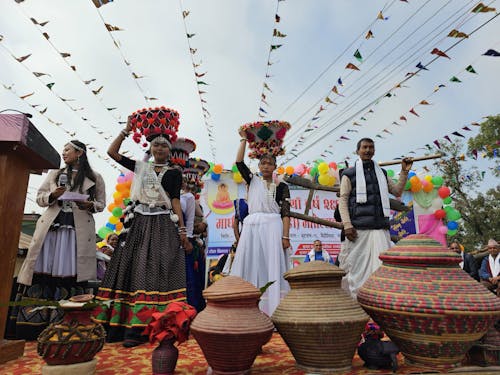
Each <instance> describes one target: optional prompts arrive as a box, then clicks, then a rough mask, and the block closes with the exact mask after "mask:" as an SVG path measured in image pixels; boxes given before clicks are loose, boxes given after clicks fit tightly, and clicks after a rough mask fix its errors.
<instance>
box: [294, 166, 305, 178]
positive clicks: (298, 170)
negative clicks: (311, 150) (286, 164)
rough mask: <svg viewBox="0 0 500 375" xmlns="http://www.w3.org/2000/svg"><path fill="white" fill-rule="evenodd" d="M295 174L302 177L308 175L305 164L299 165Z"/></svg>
mask: <svg viewBox="0 0 500 375" xmlns="http://www.w3.org/2000/svg"><path fill="white" fill-rule="evenodd" d="M293 172H294V173H296V174H298V175H299V176H302V175H303V174H304V173H306V170H305V167H304V164H299V165H297V166H296V167H295V169H294V170H293Z"/></svg>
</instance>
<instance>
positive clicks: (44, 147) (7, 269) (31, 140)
mask: <svg viewBox="0 0 500 375" xmlns="http://www.w3.org/2000/svg"><path fill="white" fill-rule="evenodd" d="M60 162H61V159H60V156H59V154H58V152H57V151H56V150H55V149H54V148H53V147H52V146H51V145H50V143H49V142H48V141H47V140H46V139H45V138H44V136H43V135H42V134H41V133H40V132H39V131H38V130H37V129H36V128H35V127H34V126H33V124H32V123H31V122H30V121H29V120H28V118H27V117H26V116H25V115H24V114H0V181H1V182H2V189H0V238H1V241H2V244H1V245H0V259H2V261H1V262H0V363H4V362H7V361H10V360H12V359H15V358H17V357H19V356H22V355H23V351H24V341H22V340H4V332H5V325H6V320H7V312H8V302H9V298H10V293H11V288H12V280H13V274H14V267H15V263H16V255H17V249H18V243H19V234H20V228H21V221H22V219H23V210H24V203H25V200H26V191H27V189H28V179H29V175H30V173H31V172H33V173H39V174H40V173H41V172H42V170H44V169H53V168H59V165H60Z"/></svg>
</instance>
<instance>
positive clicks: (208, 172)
mask: <svg viewBox="0 0 500 375" xmlns="http://www.w3.org/2000/svg"><path fill="white" fill-rule="evenodd" d="M208 165H209V167H210V168H208V171H207V173H205V174H207V175H210V174H212V171H213V170H214V166H215V164H214V163H212V162H211V161H209V162H208Z"/></svg>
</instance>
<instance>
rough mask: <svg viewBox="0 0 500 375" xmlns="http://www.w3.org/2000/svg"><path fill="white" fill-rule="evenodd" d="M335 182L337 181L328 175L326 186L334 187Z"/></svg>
mask: <svg viewBox="0 0 500 375" xmlns="http://www.w3.org/2000/svg"><path fill="white" fill-rule="evenodd" d="M335 181H337V179H336V178H335V177H333V176H330V175H328V186H333V185H335Z"/></svg>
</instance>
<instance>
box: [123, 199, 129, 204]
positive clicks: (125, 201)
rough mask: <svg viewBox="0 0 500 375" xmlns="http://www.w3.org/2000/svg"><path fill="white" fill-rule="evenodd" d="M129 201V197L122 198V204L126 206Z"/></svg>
mask: <svg viewBox="0 0 500 375" xmlns="http://www.w3.org/2000/svg"><path fill="white" fill-rule="evenodd" d="M129 203H130V198H125V199H124V200H123V204H124V205H125V206H128V204H129Z"/></svg>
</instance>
